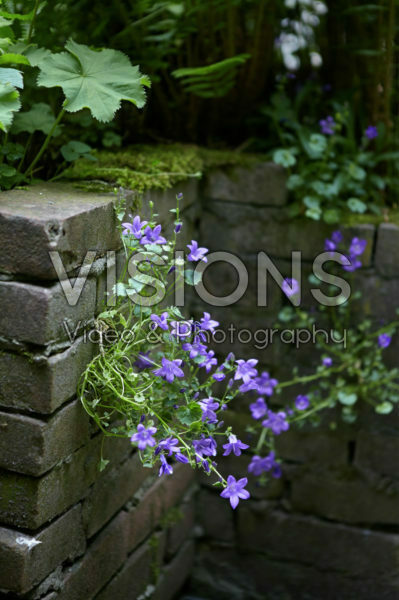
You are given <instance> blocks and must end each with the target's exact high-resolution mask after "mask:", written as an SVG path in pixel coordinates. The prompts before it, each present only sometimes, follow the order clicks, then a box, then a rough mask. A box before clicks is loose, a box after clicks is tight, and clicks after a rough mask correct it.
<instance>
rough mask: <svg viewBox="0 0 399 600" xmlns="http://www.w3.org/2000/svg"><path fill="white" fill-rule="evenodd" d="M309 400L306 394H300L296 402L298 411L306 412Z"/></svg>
mask: <svg viewBox="0 0 399 600" xmlns="http://www.w3.org/2000/svg"><path fill="white" fill-rule="evenodd" d="M309 404H310V402H309V398H308V397H307V396H305V395H304V394H299V396H297V397H296V400H295V406H296V407H297V409H298V410H306V409H307V408H308V407H309Z"/></svg>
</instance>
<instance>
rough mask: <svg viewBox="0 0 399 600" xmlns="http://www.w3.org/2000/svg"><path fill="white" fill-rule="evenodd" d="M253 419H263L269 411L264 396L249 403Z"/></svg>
mask: <svg viewBox="0 0 399 600" xmlns="http://www.w3.org/2000/svg"><path fill="white" fill-rule="evenodd" d="M249 408H250V410H251V413H252V418H253V419H261V418H262V417H264V416H265V414H266V413H267V406H266V402H265V400H264V398H258V399H257V400H256V402H253V403H252V404H250V405H249Z"/></svg>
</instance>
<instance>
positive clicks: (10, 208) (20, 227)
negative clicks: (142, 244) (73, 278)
mask: <svg viewBox="0 0 399 600" xmlns="http://www.w3.org/2000/svg"><path fill="white" fill-rule="evenodd" d="M114 199H115V196H114V195H113V194H93V193H86V192H82V191H78V190H77V189H76V188H74V187H72V186H71V185H69V184H60V183H56V184H55V183H46V184H40V185H35V186H31V187H29V189H27V190H12V191H9V192H2V194H1V199H0V246H1V256H0V271H4V272H6V273H11V274H14V275H16V274H23V275H27V276H29V277H34V278H37V279H53V280H55V279H57V275H56V272H55V270H54V267H53V264H52V262H51V259H50V256H49V251H57V252H59V254H60V257H61V260H62V262H63V265H64V267H65V270H66V272H67V273H68V272H70V271H71V270H73V269H74V268H76V267H78V266H79V265H80V264H82V262H83V259H84V257H85V256H86V253H87V251H88V250H96V251H97V252H98V253H99V254H102V253H105V252H106V250H112V249H115V248H119V247H120V239H119V234H118V231H117V229H116V227H115V225H116V219H115V216H114V210H113V202H114Z"/></svg>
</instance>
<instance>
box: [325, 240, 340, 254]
mask: <svg viewBox="0 0 399 600" xmlns="http://www.w3.org/2000/svg"><path fill="white" fill-rule="evenodd" d="M336 248H337V246H336V244H335V242H333V240H329V239H328V238H327V239H326V240H325V242H324V250H325V251H326V252H333V251H334V250H336Z"/></svg>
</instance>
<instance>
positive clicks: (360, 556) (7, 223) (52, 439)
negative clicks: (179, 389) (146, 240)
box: [0, 164, 399, 600]
mask: <svg viewBox="0 0 399 600" xmlns="http://www.w3.org/2000/svg"><path fill="white" fill-rule="evenodd" d="M176 192H183V193H184V202H183V215H184V219H185V226H184V228H183V230H182V232H184V233H183V236H184V237H183V239H182V242H181V245H182V247H184V245H185V244H186V243H187V242H188V241H190V240H191V239H197V240H198V241H199V242H200V245H201V246H207V247H209V248H210V250H211V251H229V252H232V253H234V254H235V255H236V256H237V257H238V258H240V259H241V260H242V261H243V262H244V264H245V265H246V266H247V267H248V272H249V282H248V289H247V291H246V293H245V294H244V295H243V296H242V298H241V299H240V300H239V301H238V302H237V303H236V304H234V305H232V306H228V307H225V306H219V307H213V306H208V305H207V304H206V303H204V302H203V300H202V299H201V298H200V297H198V296H196V295H194V297H191V296H188V298H189V302H190V304H191V308H192V309H193V310H194V311H197V312H200V311H202V310H208V311H209V312H211V314H212V316H214V317H215V318H217V319H218V320H219V321H220V322H221V324H223V325H224V326H226V327H227V326H228V325H230V324H234V325H235V327H236V328H237V329H238V328H239V329H248V330H250V331H254V330H256V329H258V328H263V329H265V328H268V327H272V326H273V324H274V322H275V319H276V316H277V314H278V312H279V310H280V308H281V307H282V306H283V304H284V302H285V300H284V298H283V296H282V293H281V292H280V291H279V289H278V287H277V285H275V284H274V283H273V282H270V285H269V289H268V305H267V306H266V307H263V306H261V307H257V306H256V303H257V302H256V300H257V298H256V294H257V290H256V283H257V281H256V258H257V253H258V252H259V251H263V252H266V253H267V254H268V255H269V256H270V257H271V258H272V259H273V260H274V261H275V263H276V266H278V268H279V269H280V270H281V271H282V272H283V273H284V275H285V276H290V270H291V251H292V250H301V252H302V259H303V262H302V267H303V269H302V273H303V282H304V285H305V284H306V277H307V274H308V273H309V272H310V271H311V268H312V260H313V258H314V256H315V255H316V254H317V253H318V252H319V251H320V250H321V249H323V247H324V239H325V237H326V236H327V235H328V234H329V233H330V231H331V227H326V226H324V225H321V224H319V223H312V222H310V221H303V222H301V221H298V220H296V221H289V220H287V218H286V216H285V205H286V201H287V194H286V191H285V187H284V174H283V172H282V171H281V170H280V169H278V168H277V167H275V166H274V165H268V164H259V165H258V166H256V167H254V168H253V169H247V168H246V169H243V168H240V167H233V168H230V169H227V170H226V169H224V170H214V171H211V172H209V173H208V174H206V176H205V177H204V178H203V180H202V181H200V182H197V181H195V180H191V181H189V182H187V183H186V184H184V185H179V186H178V189H176V190H170V191H168V192H165V193H160V192H156V193H155V192H151V193H148V194H146V196H145V197H144V200H143V204H142V206H141V207H140V208H139V207H138V204H137V199H136V198H135V196H134V195H132V196H130V197H129V203H130V204H129V206H130V208H129V210H128V212H131V213H133V214H135V213H136V212H139V213H140V214H142V216H145V215H146V214H148V201H149V200H153V201H154V203H155V209H156V211H157V212H158V213H159V219H160V221H161V222H162V224H163V226H164V227H165V228H166V230H168V229H169V230H170V229H171V228H172V223H171V219H170V213H169V212H168V211H169V210H170V208H173V207H174V204H175V199H174V198H175V194H176ZM112 201H113V198H112V197H111V196H108V195H96V194H86V193H81V192H78V191H76V190H75V189H73V188H71V187H70V186H69V185H54V184H52V185H50V184H48V185H44V186H39V187H33V188H30V189H29V190H27V191H12V192H5V193H2V194H1V196H0V243H1V249H2V250H1V253H0V307H1V311H0V599H2V598H4V599H7V600H10V599H29V600H64V599H65V600H90V599H92V598H93V599H96V600H107V599H108V598H110V599H111V598H112V599H119V598H121V599H122V598H123V599H124V600H125V599H129V600H136V599H137V600H138V599H139V598H140V600H141V599H142V598H156V599H159V600H168V599H169V598H170V599H172V598H174V597H176V594H178V593H179V590H180V589H181V588H182V586H183V584H184V582H185V581H186V580H187V579H188V577H189V575H190V574H191V582H190V584H189V586H188V588H186V589H189V592H188V593H189V594H190V596H191V597H193V596H194V597H196V598H200V599H201V600H213V599H214V598H217V599H218V600H223V599H226V600H227V599H228V600H261V599H262V600H265V599H267V600H320V598H323V599H324V598H326V599H327V600H337V599H338V598H339V600H352V599H353V600H355V599H356V600H366V599H367V600H374V599H376V600H377V599H378V600H380V599H383V600H394V599H395V600H396V598H397V597H398V594H399V584H398V580H399V579H398V575H399V559H398V556H399V466H398V465H399V417H398V414H397V412H395V414H393V415H389V416H376V415H375V414H373V413H372V412H371V411H367V410H364V411H363V413H362V414H361V417H360V419H359V421H358V423H356V424H355V425H353V426H345V427H344V426H340V427H338V429H337V430H335V431H331V430H330V428H329V427H328V419H326V422H325V425H323V427H322V428H320V429H318V430H317V431H313V430H308V429H303V430H301V431H296V432H295V431H290V432H288V433H286V434H284V435H282V436H280V438H279V452H280V454H281V456H282V457H283V459H284V474H283V478H282V479H280V480H272V481H271V482H270V484H268V485H267V486H266V487H265V488H262V487H257V485H256V482H254V481H253V480H251V482H250V485H249V489H250V492H251V499H250V500H248V501H246V502H242V503H241V504H240V506H239V507H238V508H237V510H236V511H234V512H233V511H232V510H231V509H230V506H229V504H228V502H226V501H225V500H221V499H220V498H219V496H218V492H217V491H216V490H215V489H214V488H213V487H212V485H211V483H212V481H211V480H210V479H209V478H208V477H205V476H204V475H201V476H198V477H196V478H195V477H194V474H193V473H192V472H191V471H190V470H189V469H186V468H185V466H184V465H179V466H178V467H177V468H176V474H175V475H174V476H173V477H172V478H164V479H158V478H157V476H156V473H152V472H149V471H148V470H146V469H143V468H142V467H141V465H140V464H139V461H138V456H137V455H136V454H135V452H134V451H133V450H132V448H131V445H130V444H129V442H127V441H126V442H125V441H116V440H110V439H108V440H107V441H106V445H105V455H106V457H107V458H108V459H110V463H109V465H108V466H107V468H106V469H105V470H104V471H103V472H101V473H100V472H99V471H98V468H97V465H98V461H99V457H100V443H101V439H100V435H99V432H98V431H97V430H96V429H95V428H94V427H93V424H92V423H91V422H90V420H89V419H88V417H87V415H86V414H85V412H84V411H83V410H82V407H81V406H80V404H79V402H78V401H77V400H76V386H77V382H78V380H79V376H80V374H81V372H82V370H83V369H84V367H85V365H86V364H87V363H88V361H90V359H91V357H92V356H93V355H94V353H95V352H97V347H96V346H95V345H93V344H90V343H88V342H87V339H86V338H85V336H84V332H85V330H86V329H87V328H89V327H90V326H91V324H92V323H93V321H94V319H95V316H96V314H97V313H98V312H99V311H100V310H101V307H102V305H103V301H104V294H105V290H106V281H107V280H106V272H105V267H106V252H107V251H109V250H115V251H117V252H118V249H119V240H118V238H117V236H116V234H115V222H114V216H113V210H112ZM356 234H358V235H359V236H360V237H366V238H367V240H368V242H369V245H368V248H369V251H368V253H367V255H366V260H365V261H364V262H365V265H364V267H363V268H362V269H361V270H360V272H359V274H358V285H359V286H360V287H361V289H363V290H364V294H365V302H364V303H363V305H362V307H361V310H362V312H363V313H364V314H368V315H371V316H373V317H375V318H377V319H381V318H388V319H389V318H392V317H393V316H394V314H395V310H396V308H397V306H398V301H397V298H398V291H399V268H398V259H399V228H398V227H396V226H394V225H392V224H389V223H387V224H383V225H380V226H379V227H375V226H374V225H367V224H366V225H361V226H359V227H352V228H351V229H348V230H347V231H346V234H345V235H347V236H348V239H349V238H350V237H351V236H353V235H356ZM49 251H58V252H59V253H60V256H61V259H62V264H63V265H64V267H65V271H66V273H67V274H68V276H73V277H77V280H76V281H77V282H78V283H79V277H81V278H82V277H85V276H86V274H87V273H86V272H85V269H84V268H83V269H81V267H82V264H83V263H84V259H85V256H86V253H87V252H88V251H93V252H94V251H95V252H96V260H95V262H94V264H93V266H92V268H91V270H90V272H89V274H88V278H87V281H86V283H85V285H84V287H83V291H82V294H81V296H80V298H79V301H78V302H77V303H76V304H75V305H74V306H70V305H69V304H68V303H66V301H65V297H64V294H63V292H62V286H61V283H60V282H59V281H58V279H57V275H56V273H55V270H54V267H53V263H52V262H51V259H49ZM118 257H119V255H118V254H117V261H116V262H117V265H118V264H119V258H118ZM116 268H117V267H116ZM204 282H205V286H206V287H207V288H208V289H209V290H210V291H211V292H212V293H213V294H214V295H215V296H222V295H225V294H227V293H229V292H231V291H232V290H233V289H234V288H235V286H236V275H235V272H234V269H231V267H228V266H226V264H224V263H219V264H218V263H215V264H214V265H211V266H210V267H209V269H208V270H207V271H206V273H205V276H204ZM303 301H304V302H305V304H307V305H308V306H310V305H311V303H312V302H313V300H312V298H311V296H310V293H309V289H305V292H304V298H303ZM186 312H187V314H188V313H189V312H190V310H189V308H187V310H186ZM65 322H66V323H67V324H68V330H69V331H74V332H75V333H76V337H75V339H74V340H71V339H69V336H68V333H67V330H66V328H65V326H64V323H65ZM216 350H217V351H218V352H219V353H221V354H226V353H227V352H230V351H233V352H234V353H235V354H236V356H237V357H241V358H250V357H256V358H258V359H259V364H260V367H261V368H262V367H264V368H266V369H268V370H270V371H271V372H273V374H275V375H276V376H277V377H281V378H282V377H284V376H285V375H287V374H288V373H289V372H290V370H291V368H292V365H293V364H297V365H298V366H299V367H300V368H304V369H306V368H307V367H308V366H309V363H310V361H313V360H314V359H315V358H316V359H317V358H318V357H317V356H315V353H314V350H313V348H312V347H311V346H309V345H307V346H304V347H302V348H301V349H300V350H297V349H295V348H290V347H289V346H287V345H281V344H280V345H279V344H271V345H269V346H268V347H266V348H256V347H255V346H254V344H253V343H246V342H245V341H240V340H237V336H236V337H235V339H234V341H233V342H232V343H230V341H229V340H227V341H226V342H224V344H220V345H218V347H217V348H216ZM398 350H399V346H398V345H397V344H395V345H394V344H392V347H390V348H389V349H388V350H387V351H386V352H387V356H388V357H389V363H390V364H391V365H395V364H397V360H398V359H397V357H398ZM247 405H248V402H242V401H239V400H238V401H237V402H236V404H235V407H234V410H233V412H231V414H230V416H229V417H228V419H229V422H231V423H232V424H233V425H234V428H235V429H236V430H237V432H238V433H239V434H240V435H241V439H244V440H245V436H246V432H245V426H246V424H247V422H248V420H249V412H248V406H247ZM248 462H249V458H248V457H247V456H241V457H239V458H238V459H237V458H234V461H232V460H231V458H230V457H227V458H226V459H225V460H223V461H221V463H220V468H221V470H222V472H224V474H225V475H227V474H229V473H233V474H235V475H236V476H246V475H247V465H248ZM199 484H200V486H199ZM198 490H199V491H198ZM193 531H195V532H196V536H195V537H196V544H195V545H194V535H193ZM198 536H199V539H198ZM186 585H187V583H186Z"/></svg>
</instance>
